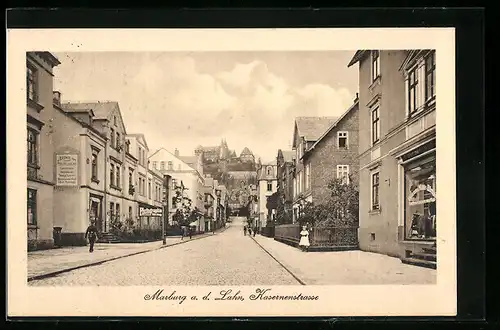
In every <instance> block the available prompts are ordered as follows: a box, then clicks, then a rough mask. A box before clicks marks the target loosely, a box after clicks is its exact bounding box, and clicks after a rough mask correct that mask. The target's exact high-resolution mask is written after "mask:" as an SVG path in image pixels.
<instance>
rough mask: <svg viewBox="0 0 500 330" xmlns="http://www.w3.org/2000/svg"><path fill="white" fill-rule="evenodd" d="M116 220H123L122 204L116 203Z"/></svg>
mask: <svg viewBox="0 0 500 330" xmlns="http://www.w3.org/2000/svg"><path fill="white" fill-rule="evenodd" d="M115 217H116V220H118V221H120V219H121V214H120V204H118V203H116V214H115Z"/></svg>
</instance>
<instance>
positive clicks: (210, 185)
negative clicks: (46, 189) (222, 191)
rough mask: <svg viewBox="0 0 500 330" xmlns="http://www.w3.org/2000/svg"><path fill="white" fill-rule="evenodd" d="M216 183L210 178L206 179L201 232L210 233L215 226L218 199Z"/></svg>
mask: <svg viewBox="0 0 500 330" xmlns="http://www.w3.org/2000/svg"><path fill="white" fill-rule="evenodd" d="M216 186H217V184H216V182H215V181H214V179H213V178H211V177H210V176H207V177H205V180H204V189H203V190H204V211H205V212H204V215H203V221H201V222H202V223H201V225H200V231H210V230H212V229H213V228H214V226H215V220H216V215H217V214H216V210H217V199H216V191H215V187H216Z"/></svg>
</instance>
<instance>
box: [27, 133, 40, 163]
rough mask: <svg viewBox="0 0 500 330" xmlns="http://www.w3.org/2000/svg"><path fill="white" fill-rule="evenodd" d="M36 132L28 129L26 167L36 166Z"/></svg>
mask: <svg viewBox="0 0 500 330" xmlns="http://www.w3.org/2000/svg"><path fill="white" fill-rule="evenodd" d="M37 140H38V132H36V131H34V130H32V129H29V128H28V165H35V166H37V165H38V141H37Z"/></svg>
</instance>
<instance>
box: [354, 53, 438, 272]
mask: <svg viewBox="0 0 500 330" xmlns="http://www.w3.org/2000/svg"><path fill="white" fill-rule="evenodd" d="M356 63H359V85H360V95H359V99H360V112H359V113H360V115H359V129H360V139H359V154H360V155H359V166H360V183H359V184H360V203H359V206H360V207H359V214H360V229H359V246H360V248H361V249H362V250H365V251H373V252H378V253H383V254H387V255H391V256H395V257H399V258H401V259H402V260H403V261H404V262H408V263H414V264H417V265H424V266H428V267H436V247H435V244H436V237H437V234H436V227H437V224H436V221H437V220H436V203H437V201H436V103H435V102H436V62H435V51H433V50H411V51H407V50H359V51H357V52H356V54H355V55H354V57H353V59H352V60H351V62H350V63H349V66H351V65H354V64H356Z"/></svg>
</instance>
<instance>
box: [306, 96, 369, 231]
mask: <svg viewBox="0 0 500 330" xmlns="http://www.w3.org/2000/svg"><path fill="white" fill-rule="evenodd" d="M358 117H359V102H358V98H357V97H356V99H355V100H354V104H353V105H352V106H351V107H350V108H349V109H347V111H345V112H344V113H343V114H342V115H341V116H340V117H339V118H337V120H335V121H334V122H333V123H332V125H330V127H328V129H327V130H326V131H325V132H324V133H323V134H322V135H321V136H320V137H318V139H317V140H316V141H315V142H314V143H312V144H311V145H310V146H308V147H307V148H306V149H305V150H304V151H303V156H302V165H303V167H304V169H305V171H304V176H303V183H301V184H300V185H302V186H303V187H304V189H303V192H302V194H303V195H302V196H303V197H304V198H305V199H306V200H308V201H310V202H313V203H315V204H324V203H326V202H327V200H328V199H329V198H330V196H331V191H330V190H329V189H328V183H330V182H331V181H332V180H333V179H342V180H344V182H345V183H352V184H355V185H357V184H358V168H359V162H358ZM353 225H356V227H357V223H356V224H353Z"/></svg>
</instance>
